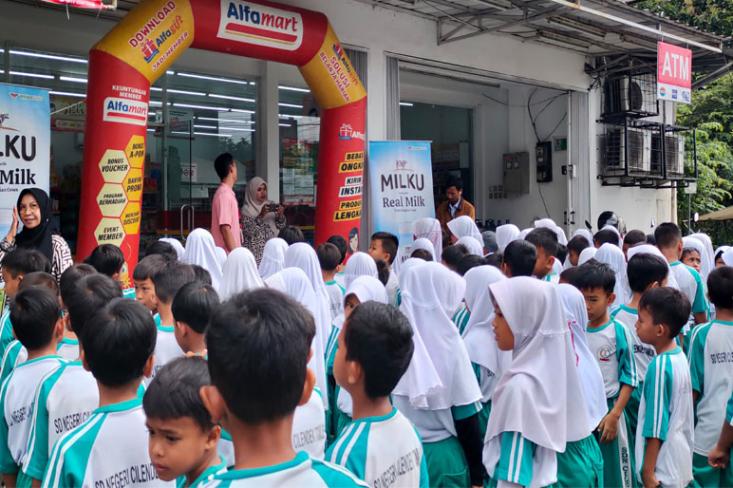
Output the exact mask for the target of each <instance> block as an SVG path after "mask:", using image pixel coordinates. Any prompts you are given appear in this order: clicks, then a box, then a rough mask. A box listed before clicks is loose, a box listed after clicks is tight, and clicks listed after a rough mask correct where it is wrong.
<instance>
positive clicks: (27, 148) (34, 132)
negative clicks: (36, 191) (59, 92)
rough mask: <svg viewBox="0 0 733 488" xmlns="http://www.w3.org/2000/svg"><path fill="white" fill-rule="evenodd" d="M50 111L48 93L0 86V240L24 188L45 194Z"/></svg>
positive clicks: (48, 179) (10, 220)
mask: <svg viewBox="0 0 733 488" xmlns="http://www.w3.org/2000/svg"><path fill="white" fill-rule="evenodd" d="M50 148H51V110H50V105H49V101H48V91H47V90H44V89H40V88H33V87H29V86H13V85H6V84H3V83H0V237H4V236H5V234H7V232H8V229H9V228H10V224H11V222H12V215H13V214H12V211H13V208H14V207H15V205H16V203H17V201H18V195H19V194H20V192H21V191H22V190H23V189H24V188H28V187H37V188H41V189H43V190H45V191H46V193H48V191H49V182H50V170H51V166H50Z"/></svg>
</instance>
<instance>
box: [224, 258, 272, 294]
mask: <svg viewBox="0 0 733 488" xmlns="http://www.w3.org/2000/svg"><path fill="white" fill-rule="evenodd" d="M264 286H265V282H264V281H262V278H260V274H259V272H258V271H257V261H256V260H255V257H254V254H252V252H251V251H250V250H249V249H247V248H246V247H238V248H237V249H235V250H234V251H232V252H231V253H229V256H228V257H227V260H226V262H225V263H224V272H223V276H222V280H221V286H220V288H221V290H220V291H219V294H220V296H221V299H222V301H223V300H229V299H230V298H231V297H233V296H234V295H236V294H238V293H241V292H243V291H247V290H254V289H256V288H263V287H264Z"/></svg>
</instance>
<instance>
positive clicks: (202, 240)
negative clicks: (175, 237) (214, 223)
mask: <svg viewBox="0 0 733 488" xmlns="http://www.w3.org/2000/svg"><path fill="white" fill-rule="evenodd" d="M216 250H217V247H216V244H214V238H213V237H212V235H211V233H210V232H209V231H208V230H206V229H201V228H199V229H194V230H193V231H191V233H190V234H189V235H188V238H187V239H186V252H185V253H184V254H183V262H184V263H186V264H197V265H199V266H201V267H202V268H204V269H205V270H206V271H208V272H209V274H210V275H211V286H213V287H214V289H215V290H216V291H217V292H218V291H219V287H220V286H221V278H222V270H221V259H220V258H219V255H218V253H217V251H216Z"/></svg>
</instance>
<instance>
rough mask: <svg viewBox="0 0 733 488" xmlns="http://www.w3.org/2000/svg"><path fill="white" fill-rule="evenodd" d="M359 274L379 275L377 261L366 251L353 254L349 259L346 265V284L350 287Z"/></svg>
mask: <svg viewBox="0 0 733 488" xmlns="http://www.w3.org/2000/svg"><path fill="white" fill-rule="evenodd" d="M359 276H371V277H373V278H376V277H377V276H378V272H377V263H375V262H374V258H372V257H371V256H370V255H368V254H367V253H365V252H356V253H354V254H352V255H351V257H350V258H349V261H348V262H347V263H346V266H344V284H345V285H346V288H347V289H348V288H349V286H351V283H352V282H353V281H354V280H355V279H356V278H358V277H359Z"/></svg>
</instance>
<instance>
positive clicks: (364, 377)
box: [326, 302, 429, 487]
mask: <svg viewBox="0 0 733 488" xmlns="http://www.w3.org/2000/svg"><path fill="white" fill-rule="evenodd" d="M338 340H339V348H338V352H337V353H336V360H335V363H334V375H335V377H336V381H337V382H338V383H339V385H340V386H341V387H342V388H344V389H345V390H346V391H348V392H349V394H350V395H351V398H352V401H353V419H354V420H353V422H352V423H351V424H350V425H349V426H347V427H346V429H344V431H343V432H342V433H341V435H340V436H339V437H338V438H337V439H336V441H335V442H334V443H333V445H332V446H331V447H330V448H329V450H328V453H327V455H326V459H327V460H328V461H330V462H332V463H336V464H339V465H341V466H344V467H345V468H347V469H348V470H349V471H351V472H352V473H354V474H355V475H356V476H357V477H358V478H360V479H363V480H364V481H366V483H367V484H368V485H369V486H386V485H394V486H420V487H427V486H429V484H428V472H427V465H426V464H425V457H424V455H423V449H422V443H421V442H420V438H419V436H418V435H417V432H416V431H415V428H414V427H413V426H412V424H411V423H410V421H409V420H407V418H405V416H404V415H402V414H401V413H399V412H398V411H397V409H396V408H394V407H393V406H392V404H391V403H390V400H389V395H390V394H391V393H392V390H393V389H394V387H395V386H396V385H397V383H398V382H399V380H400V378H401V377H402V375H403V374H404V372H405V371H406V370H407V367H408V366H409V364H410V360H411V358H412V351H413V349H414V346H413V343H412V328H411V327H410V323H409V322H408V321H407V319H406V318H405V317H404V316H403V315H402V314H401V313H400V312H398V311H397V310H396V309H394V308H393V307H391V306H389V305H386V304H380V303H376V302H367V303H365V304H362V305H359V307H357V308H356V309H354V311H353V313H351V315H350V317H349V319H348V320H347V321H346V323H345V324H344V328H343V329H342V331H341V334H340V335H339V339H338Z"/></svg>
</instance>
